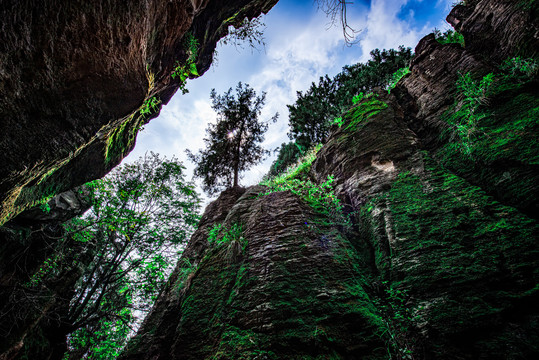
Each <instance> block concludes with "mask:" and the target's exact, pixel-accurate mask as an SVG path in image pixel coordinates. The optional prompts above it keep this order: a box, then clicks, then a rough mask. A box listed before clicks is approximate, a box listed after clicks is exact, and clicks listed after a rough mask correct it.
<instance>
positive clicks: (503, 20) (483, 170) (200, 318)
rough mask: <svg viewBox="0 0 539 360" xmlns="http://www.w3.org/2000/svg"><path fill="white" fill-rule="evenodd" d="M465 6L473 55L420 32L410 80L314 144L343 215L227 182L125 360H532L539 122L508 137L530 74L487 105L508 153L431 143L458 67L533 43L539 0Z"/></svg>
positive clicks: (538, 313) (459, 20)
mask: <svg viewBox="0 0 539 360" xmlns="http://www.w3.org/2000/svg"><path fill="white" fill-rule="evenodd" d="M469 3H470V4H469V5H468V6H466V7H462V6H457V7H456V8H455V9H454V10H453V12H452V13H451V15H450V17H451V21H452V23H453V24H456V26H457V28H458V29H461V31H462V33H463V34H464V37H465V40H466V44H467V45H466V47H465V48H462V47H460V46H459V45H457V44H447V45H441V44H439V43H438V42H436V41H435V39H434V38H433V37H432V36H428V37H426V38H424V39H423V40H421V42H420V43H419V45H418V47H417V49H416V53H417V56H416V58H415V60H414V62H413V64H412V66H411V68H410V70H411V72H412V73H411V74H410V75H409V76H408V77H406V78H405V79H404V80H403V81H402V82H401V83H400V84H399V85H398V86H397V88H395V89H394V90H393V91H392V93H391V95H388V94H387V93H379V94H377V95H375V96H374V97H372V98H369V99H367V100H364V101H363V102H362V103H360V104H357V105H356V106H355V107H353V108H352V109H350V110H349V111H348V113H347V114H346V115H345V116H344V117H343V118H344V119H345V123H344V125H342V127H340V128H336V129H335V131H334V132H333V133H332V135H331V136H330V138H329V139H328V140H327V142H326V144H325V145H324V146H323V147H322V149H321V150H320V151H319V153H318V154H317V158H316V160H315V161H314V162H313V164H312V166H311V169H310V172H309V174H308V177H309V179H310V180H312V181H313V182H315V183H318V184H321V183H323V182H324V181H325V180H326V179H327V177H328V176H329V175H333V176H334V179H335V182H334V185H335V187H334V193H335V195H336V196H337V197H338V198H339V199H340V200H341V202H342V203H343V204H344V205H345V206H344V209H343V214H330V215H328V214H327V213H321V212H319V211H316V210H315V209H314V208H312V207H310V206H309V204H308V202H306V201H304V199H302V198H300V197H298V196H296V195H294V194H293V193H291V192H289V191H284V192H275V193H270V194H266V192H267V188H265V187H263V186H255V187H251V188H248V189H246V190H243V191H240V190H239V189H234V190H230V191H227V192H225V193H223V194H222V195H221V197H220V198H219V199H218V200H216V201H215V202H214V203H212V204H211V205H210V206H209V207H208V209H207V211H206V213H205V215H204V217H203V220H202V223H201V226H200V228H199V229H198V230H197V232H196V233H195V235H194V236H193V238H192V239H191V241H190V243H189V244H188V246H187V248H186V250H185V253H184V255H183V256H182V258H181V259H180V261H179V263H178V266H177V268H176V270H175V272H174V274H173V275H172V277H171V279H170V280H169V282H168V284H167V286H166V288H165V290H164V291H163V293H162V294H161V296H160V298H159V300H158V302H157V303H156V305H155V307H154V309H153V310H152V312H151V313H150V315H149V316H148V317H147V319H146V320H145V322H144V324H143V326H142V327H141V329H140V330H139V333H138V335H137V336H136V337H135V338H134V339H132V341H131V342H130V344H129V346H128V348H127V350H126V351H125V353H124V355H123V356H122V357H121V359H124V360H127V359H129V360H131V359H133V360H134V359H153V360H155V359H329V358H330V359H387V358H388V357H391V358H397V359H532V358H537V357H539V347H538V345H537V344H539V325H538V324H539V309H538V308H537V306H536V304H537V303H538V301H539V289H538V288H537V284H538V283H539V272H538V269H539V266H538V265H539V245H538V243H537V239H538V238H539V224H538V222H537V213H536V212H535V209H537V193H538V192H539V191H538V190H539V189H538V188H537V186H538V184H539V177H538V174H537V171H536V159H537V156H538V155H539V154H538V152H537V147H536V146H535V147H534V146H533V145H530V144H534V143H536V142H535V140H534V139H535V138H536V134H537V130H539V129H537V125H533V124H532V125H526V126H528V127H525V128H523V129H520V130H518V131H517V130H516V129H512V130H511V131H513V132H518V134H519V136H518V137H515V136H513V137H511V136H507V137H505V136H506V133H505V132H504V131H505V130H504V129H505V127H506V126H508V125H507V124H511V123H512V122H515V123H518V122H519V121H520V120H521V119H522V118H523V117H530V116H531V117H532V119H533V116H535V119H537V107H538V104H537V98H538V96H537V95H538V94H537V90H536V89H537V87H536V86H535V85H536V82H535V80H533V79H532V80H528V81H527V82H526V83H519V84H517V85H515V86H512V87H510V88H508V89H505V90H500V91H499V92H497V95H495V99H494V100H493V101H492V102H491V103H490V104H489V105H488V107H485V108H484V109H483V110H481V111H485V114H487V115H486V117H485V119H486V120H485V121H486V123H487V124H488V126H489V127H491V129H494V130H493V131H496V132H497V133H499V134H502V135H500V136H502V137H503V139H504V143H503V148H502V149H503V151H497V152H493V151H490V150H489V149H497V146H498V144H497V143H496V139H494V138H491V139H490V141H491V142H490V143H489V146H484V145H483V144H482V143H478V144H474V146H476V147H478V149H474V151H475V152H474V153H473V154H474V156H475V158H472V159H470V158H469V156H468V158H467V157H466V156H464V155H462V154H458V153H455V152H454V151H453V150H452V148H451V147H448V144H449V142H448V140H447V139H445V138H443V137H442V136H441V134H443V133H444V131H447V129H448V127H449V126H448V123H447V121H445V120H444V116H445V114H447V111H452V109H453V108H452V106H453V104H454V101H455V98H456V97H458V94H456V86H455V82H456V80H457V78H458V76H459V72H460V73H461V74H464V73H467V72H471V73H473V74H474V75H475V76H477V77H481V76H483V75H485V74H487V73H489V72H491V71H496V69H497V68H498V66H499V64H500V60H503V59H505V58H507V57H509V56H517V55H521V56H530V55H533V54H534V52H533V51H536V49H537V47H536V46H535V45H533V46H532V44H536V41H537V38H536V37H535V35H533V34H532V33H531V32H530V31H532V30H530V29H533V27H534V26H535V22H536V19H537V18H536V17H535V18H532V16H533V14H536V11H537V5H534V2H526V1H494V0H483V1H473V2H469ZM523 19H524V20H523ZM487 28H488V29H491V30H489V31H491V32H486V33H481V34H478V33H477V31H485V29H487ZM513 29H516V30H513ZM513 31H516V32H518V34H513ZM532 32H533V31H532ZM478 39H482V40H478ZM493 53H495V54H501V55H494V56H491V54H493ZM453 110H454V109H453ZM487 112H488V113H487ZM535 123H536V121H535ZM502 130H503V131H502ZM477 141H478V142H479V141H480V140H477ZM480 146H484V148H482V147H480ZM528 148H529V149H528ZM530 149H531V150H530ZM515 151H517V153H515ZM505 173H509V174H510V175H509V177H506V176H505V175H504V174H505ZM500 179H502V180H500ZM340 216H348V217H349V219H350V222H348V223H346V222H343V221H341V220H339V219H341V217H340ZM216 225H220V226H221V227H216ZM216 229H220V232H219V233H220V234H221V236H223V234H225V235H224V237H223V238H216V237H215V234H216ZM225 238H226V239H227V240H226V241H225V240H223V239H225ZM219 239H221V240H219Z"/></svg>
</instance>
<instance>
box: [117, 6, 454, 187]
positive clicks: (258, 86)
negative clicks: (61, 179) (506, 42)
mask: <svg viewBox="0 0 539 360" xmlns="http://www.w3.org/2000/svg"><path fill="white" fill-rule="evenodd" d="M410 1H414V0H410ZM415 1H416V2H417V1H418V0H415ZM452 1H453V0H438V5H442V6H443V4H446V5H447V4H448V3H451V2H452ZM408 2H409V1H407V0H372V2H371V7H370V9H369V10H367V9H366V8H365V7H362V5H360V4H359V2H356V4H354V6H353V7H352V9H353V11H349V14H350V16H351V17H350V21H349V22H350V24H351V25H352V26H353V27H357V28H362V29H363V32H362V33H361V37H360V38H361V42H360V43H359V44H357V45H354V46H352V47H345V46H344V39H343V34H342V32H341V28H340V27H339V26H335V27H330V28H328V26H327V24H328V20H327V19H326V17H325V15H324V14H323V13H322V12H318V13H315V14H314V15H312V16H310V17H309V16H297V15H296V16H294V15H291V14H290V13H287V12H286V7H285V5H286V4H287V3H288V5H290V4H293V0H289V1H287V0H281V1H280V2H279V3H278V4H277V5H276V8H275V9H274V10H272V11H270V13H269V14H268V15H267V17H266V24H267V29H266V34H265V37H266V43H267V47H266V49H265V51H262V52H260V53H258V52H256V51H255V52H254V53H251V51H250V50H249V49H245V50H243V51H239V52H238V50H237V49H235V48H234V47H233V46H228V47H220V48H219V63H218V64H217V66H216V67H215V66H214V67H213V68H212V69H211V70H210V71H208V72H207V73H206V74H205V75H204V76H203V77H202V78H200V79H197V80H193V81H189V83H188V88H189V89H190V93H189V94H187V95H184V96H182V95H179V94H177V95H176V96H175V97H174V98H173V99H172V100H171V101H170V103H169V104H168V105H167V106H165V107H164V108H163V111H162V113H161V115H160V116H159V118H158V119H155V120H153V121H152V122H151V123H150V124H148V125H147V126H146V130H145V131H143V132H142V133H141V134H140V135H139V139H138V145H137V147H136V149H135V150H134V151H133V153H132V154H131V155H130V156H129V158H128V160H127V161H132V160H133V159H135V158H138V156H139V155H142V154H144V152H145V151H146V149H148V150H152V151H156V152H159V153H161V154H164V155H167V156H171V155H173V154H175V155H176V156H177V157H178V158H180V160H183V161H184V163H185V165H186V166H187V168H188V171H192V169H193V168H194V165H193V164H191V163H190V162H188V161H187V159H186V156H185V152H184V149H186V148H188V149H191V150H192V151H197V150H198V149H199V148H202V147H203V145H204V144H203V138H204V135H205V129H206V127H207V124H208V123H209V122H212V121H215V113H214V112H213V110H212V109H211V101H210V99H209V92H210V89H211V88H216V90H217V92H218V93H221V92H223V91H225V90H227V89H228V88H229V87H235V85H236V83H237V82H238V81H240V80H241V81H243V82H246V83H248V84H250V86H251V87H252V88H254V89H255V90H256V91H257V93H260V92H261V91H266V92H267V97H266V106H265V108H264V110H263V113H262V119H269V118H270V117H271V116H273V114H275V112H279V114H280V117H279V121H278V122H277V123H276V124H271V125H270V129H269V131H268V133H267V134H266V140H265V142H264V144H263V145H264V147H265V148H267V149H273V148H275V147H278V146H279V145H280V144H281V143H282V142H288V141H289V140H288V137H287V135H286V134H287V132H288V109H287V107H286V105H287V104H293V103H294V102H295V100H296V91H305V90H307V89H308V87H309V86H310V84H311V82H313V81H314V82H317V81H318V78H319V77H320V76H323V75H325V74H329V75H330V76H333V75H335V74H336V73H338V72H339V71H340V70H341V68H342V66H344V65H346V64H353V63H355V62H357V61H366V60H368V59H369V58H370V54H369V53H370V51H371V50H372V49H375V48H379V49H383V48H385V49H389V48H396V47H397V46H399V45H405V46H411V47H413V46H415V45H416V44H417V41H418V40H419V39H420V38H421V37H422V36H423V35H425V34H426V33H428V32H429V31H430V30H431V29H432V27H431V26H430V24H423V25H421V26H422V28H420V29H418V28H414V27H413V26H412V25H411V24H410V23H409V22H407V21H404V20H401V19H399V17H398V15H399V13H400V12H401V10H402V8H403V6H404V5H406V4H407V3H408ZM424 3H425V4H427V3H428V2H424ZM294 5H295V4H294ZM425 6H426V5H425ZM429 6H434V5H433V4H430V5H429ZM279 7H280V8H279ZM446 13H447V11H445V12H444V16H445V14H446ZM414 16H415V17H416V18H417V17H419V12H418V11H416V12H415V13H414V14H412V18H413V17H414ZM410 19H411V18H410V17H408V18H407V19H406V20H408V21H409V20H410ZM416 22H417V19H416ZM442 24H443V20H441V21H440V25H438V27H441V25H442ZM271 161H272V159H268V160H266V161H265V162H264V163H263V164H260V165H257V166H255V167H254V168H253V169H252V170H251V171H249V172H247V173H246V174H245V177H244V180H243V181H242V183H243V184H245V185H249V184H253V183H255V182H257V181H258V180H260V178H261V177H262V175H263V174H265V173H266V172H267V170H268V168H269V165H270V164H271Z"/></svg>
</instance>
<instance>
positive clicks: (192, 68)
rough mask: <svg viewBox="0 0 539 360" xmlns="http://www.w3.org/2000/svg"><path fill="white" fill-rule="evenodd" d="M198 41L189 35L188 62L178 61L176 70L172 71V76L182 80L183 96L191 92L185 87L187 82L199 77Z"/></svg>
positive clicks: (187, 44) (187, 38) (187, 42)
mask: <svg viewBox="0 0 539 360" xmlns="http://www.w3.org/2000/svg"><path fill="white" fill-rule="evenodd" d="M198 46H199V44H198V40H197V39H195V37H194V36H193V34H191V33H189V34H187V37H186V47H187V52H188V54H189V56H188V57H187V60H186V61H185V64H181V63H180V62H179V61H176V66H175V67H174V70H172V73H171V74H170V76H171V77H172V78H173V79H175V78H177V77H179V78H180V90H181V91H182V93H183V94H186V93H188V92H189V90H187V88H186V87H185V82H186V81H187V79H188V78H189V76H191V75H194V76H199V75H198V70H197V66H196V63H195V62H196V58H197V55H198Z"/></svg>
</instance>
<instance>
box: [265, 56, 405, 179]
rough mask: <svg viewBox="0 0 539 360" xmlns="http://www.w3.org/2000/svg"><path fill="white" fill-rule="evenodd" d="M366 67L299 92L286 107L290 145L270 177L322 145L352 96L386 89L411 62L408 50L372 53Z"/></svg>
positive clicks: (284, 147) (280, 153) (285, 146)
mask: <svg viewBox="0 0 539 360" xmlns="http://www.w3.org/2000/svg"><path fill="white" fill-rule="evenodd" d="M370 55H371V59H370V60H368V61H367V62H366V63H357V64H355V65H350V66H345V67H344V68H343V71H342V72H340V73H339V74H337V75H336V76H335V77H333V78H332V79H331V78H329V76H327V75H326V76H324V77H320V80H319V82H318V84H315V83H314V82H313V83H312V85H311V87H310V88H309V90H307V91H306V92H305V93H302V92H301V91H299V92H298V93H297V96H298V98H297V100H296V102H295V103H294V104H292V105H288V109H289V111H290V115H289V118H288V122H289V125H290V133H289V134H288V136H289V138H290V139H291V140H292V142H290V143H288V144H282V145H281V147H280V148H279V149H278V155H277V159H276V160H275V161H274V162H273V164H272V165H271V167H270V171H269V175H272V176H274V175H277V174H278V173H280V172H282V171H283V170H284V169H286V167H288V166H290V165H292V164H293V163H294V162H296V160H297V159H299V158H300V157H301V156H302V155H303V154H305V153H306V151H307V150H308V149H309V148H310V147H312V146H313V145H315V144H318V143H320V142H322V141H324V140H325V139H326V138H327V136H328V135H329V132H330V127H331V123H332V121H333V119H335V118H337V117H340V116H341V114H342V113H343V112H344V111H345V110H347V109H348V108H349V107H350V106H351V105H353V98H354V96H356V95H358V94H360V93H364V94H367V93H370V92H372V91H373V89H374V88H376V87H382V88H385V87H386V86H388V84H389V83H390V81H391V79H392V76H393V74H394V73H395V71H397V70H398V69H400V68H404V67H406V66H407V65H408V63H409V62H410V60H411V58H412V51H411V49H410V48H405V47H403V46H400V47H399V48H398V49H397V50H395V49H390V50H382V51H380V50H378V49H375V50H373V51H371V54H370Z"/></svg>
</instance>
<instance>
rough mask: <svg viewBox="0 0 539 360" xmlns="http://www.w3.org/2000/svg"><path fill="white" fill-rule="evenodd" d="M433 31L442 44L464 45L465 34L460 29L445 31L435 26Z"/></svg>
mask: <svg viewBox="0 0 539 360" xmlns="http://www.w3.org/2000/svg"><path fill="white" fill-rule="evenodd" d="M432 33H433V34H434V38H435V39H436V41H438V42H439V43H440V44H459V45H460V46H462V47H464V36H462V34H461V33H459V32H458V31H454V30H446V31H445V32H441V31H440V30H438V29H436V28H435V29H434V31H433V32H432Z"/></svg>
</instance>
